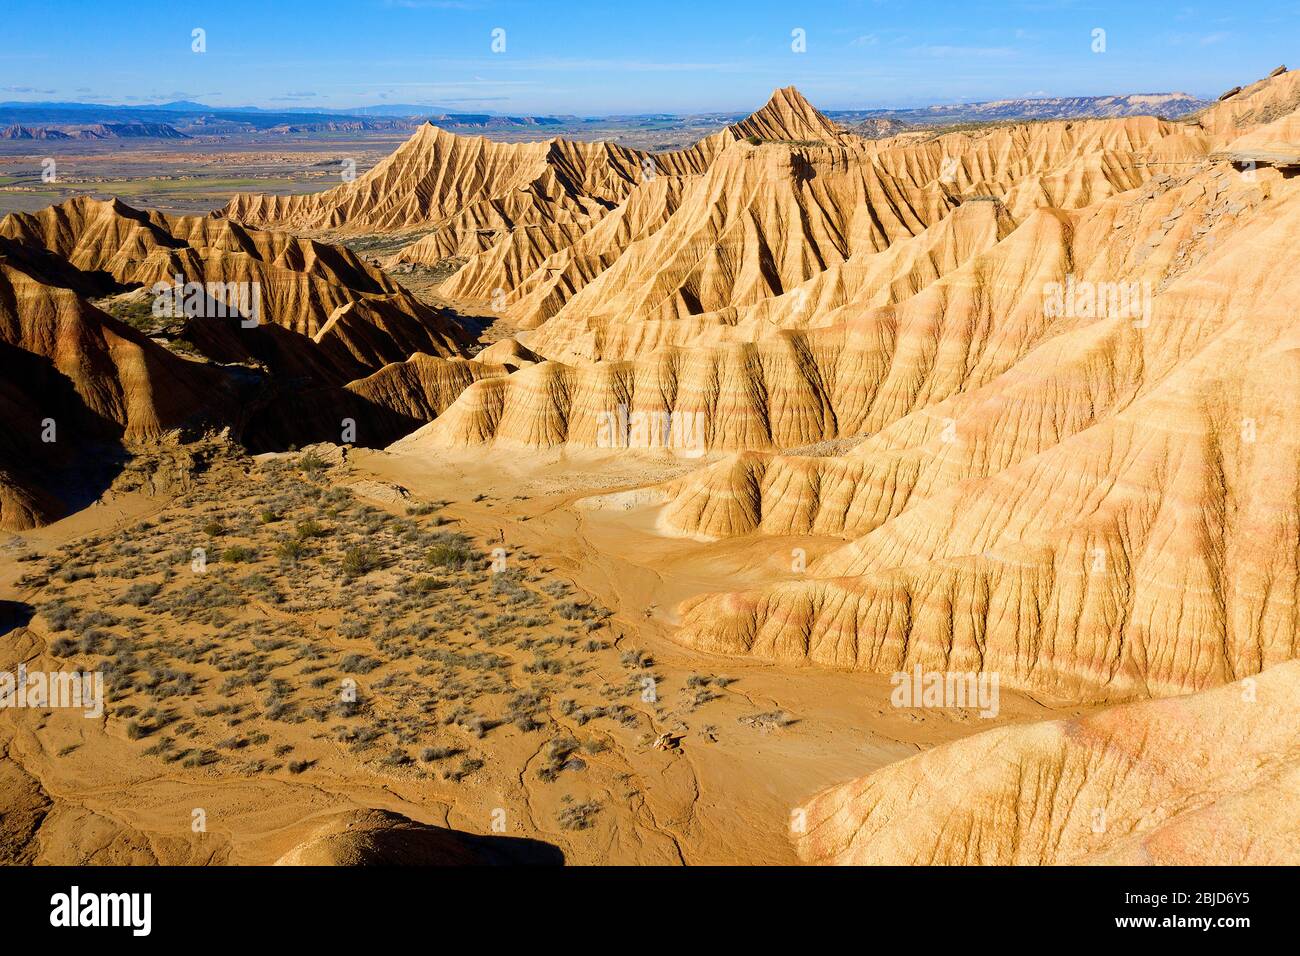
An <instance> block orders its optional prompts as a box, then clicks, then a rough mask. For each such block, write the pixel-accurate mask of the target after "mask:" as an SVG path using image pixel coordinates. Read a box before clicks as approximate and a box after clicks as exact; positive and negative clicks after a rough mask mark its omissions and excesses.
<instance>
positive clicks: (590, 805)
mask: <svg viewBox="0 0 1300 956" xmlns="http://www.w3.org/2000/svg"><path fill="white" fill-rule="evenodd" d="M599 812H600V804H599V803H595V802H593V801H588V802H586V803H567V802H566V805H565V806H563V807H562V808H560V812H559V815H558V816H557V817H556V819H557V821H558V822H559V824H560V828H561V829H563V830H586V829H589V828H590V827H591V826H592V823H593V820H592V818H593V817H594V816H595V815H596V814H597V813H599Z"/></svg>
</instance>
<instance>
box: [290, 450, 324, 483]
mask: <svg viewBox="0 0 1300 956" xmlns="http://www.w3.org/2000/svg"><path fill="white" fill-rule="evenodd" d="M298 467H299V468H300V469H301V470H302V472H303V473H304V474H306V475H307V476H309V477H311V478H315V477H318V476H319V475H320V474H321V472H323V471H324V470H325V469H326V468H328V467H329V465H328V464H326V463H325V459H324V458H322V457H321V456H320V455H318V454H316V452H314V451H309V452H306V453H305V454H303V455H300V456H299V458H298Z"/></svg>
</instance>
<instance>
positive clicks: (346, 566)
mask: <svg viewBox="0 0 1300 956" xmlns="http://www.w3.org/2000/svg"><path fill="white" fill-rule="evenodd" d="M382 565H383V561H382V559H381V558H380V555H379V551H378V550H376V549H375V548H374V546H372V545H369V544H359V545H356V546H355V547H351V548H348V549H347V551H345V552H343V560H342V562H341V563H340V565H339V566H340V567H341V568H342V570H343V573H344V574H345V575H346V576H347V577H350V578H359V577H361V576H362V575H364V574H369V573H370V572H371V571H375V570H378V569H379V568H380V567H381V566H382Z"/></svg>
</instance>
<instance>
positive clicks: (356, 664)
mask: <svg viewBox="0 0 1300 956" xmlns="http://www.w3.org/2000/svg"><path fill="white" fill-rule="evenodd" d="M379 664H380V662H379V661H377V660H375V659H374V658H373V657H367V656H366V655H365V654H349V655H347V657H345V658H343V660H341V661H339V667H341V668H342V669H343V671H344V673H347V674H369V673H370V672H371V671H372V670H374V669H375V668H376V667H378V666H379Z"/></svg>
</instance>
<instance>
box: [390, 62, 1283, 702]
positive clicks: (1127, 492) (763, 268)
mask: <svg viewBox="0 0 1300 956" xmlns="http://www.w3.org/2000/svg"><path fill="white" fill-rule="evenodd" d="M1294 84H1295V80H1294V76H1293V75H1292V74H1289V73H1284V74H1281V75H1280V76H1277V77H1273V78H1271V79H1270V80H1268V81H1265V82H1264V83H1262V84H1257V85H1255V86H1253V87H1250V88H1249V89H1247V90H1246V91H1244V92H1243V93H1241V94H1238V95H1237V97H1233V98H1230V99H1229V100H1225V101H1224V102H1223V103H1220V104H1219V105H1217V106H1215V107H1213V108H1211V109H1210V110H1208V111H1207V112H1206V113H1204V114H1202V115H1201V117H1199V118H1198V119H1197V120H1194V121H1192V122H1189V123H1183V124H1175V123H1169V122H1166V121H1163V120H1158V119H1154V118H1144V117H1135V118H1129V119H1122V120H1103V121H1088V122H1082V123H1043V124H1031V125H1026V126H1013V127H1003V128H995V129H991V130H984V131H978V132H976V133H954V134H948V135H945V136H940V137H937V138H935V139H932V140H930V141H928V142H924V143H918V142H916V141H915V139H914V138H913V139H905V140H900V142H898V143H891V142H890V141H888V140H885V141H877V142H870V143H867V142H865V141H863V142H859V141H854V140H853V138H852V137H847V136H840V137H838V138H837V140H836V141H835V142H833V143H826V144H825V145H791V144H775V143H762V144H760V145H753V144H751V143H749V142H746V141H743V140H741V141H738V142H735V143H733V144H731V145H730V146H728V147H727V148H726V149H725V150H724V151H722V152H721V153H720V154H718V155H717V156H715V157H714V158H713V159H712V161H711V163H710V165H709V168H708V170H707V171H706V172H704V173H702V174H699V175H697V176H694V177H688V178H687V179H686V181H685V183H684V186H683V191H682V193H681V197H680V200H679V201H678V203H677V205H676V209H675V211H673V212H672V213H671V214H670V215H668V217H667V219H666V220H665V221H664V222H662V223H660V224H658V226H657V228H655V229H654V231H653V232H652V233H651V234H649V235H647V236H644V237H643V238H641V239H639V240H637V241H634V242H632V243H631V244H629V245H628V246H627V247H626V249H624V250H623V251H622V252H621V253H620V254H619V255H618V256H617V258H616V259H615V260H614V261H613V262H612V264H611V265H609V266H608V267H607V268H605V269H604V270H603V271H602V272H601V273H600V274H599V275H597V276H596V277H595V278H593V279H591V280H590V281H587V282H586V284H585V285H584V286H583V287H582V288H581V289H579V290H577V291H576V292H575V293H574V294H573V295H572V296H570V297H569V298H568V299H567V300H566V301H565V303H564V305H563V306H562V307H561V308H559V310H558V311H557V312H555V313H554V315H553V316H552V317H551V318H549V319H548V320H546V321H544V322H542V324H541V325H540V326H539V327H538V328H537V329H536V331H535V332H533V333H530V334H528V335H527V336H526V337H525V338H526V341H527V344H528V346H529V347H530V348H532V349H534V350H535V351H537V352H538V353H540V354H541V355H543V356H546V357H550V358H552V359H558V361H552V362H549V363H543V364H541V365H537V366H533V367H530V368H529V369H527V370H525V371H524V372H521V373H517V374H514V375H511V376H509V377H506V378H496V379H492V380H488V381H482V382H478V383H475V384H474V385H471V386H470V387H469V388H467V389H466V391H465V393H464V395H462V396H461V398H460V399H459V400H457V401H456V402H453V403H452V405H451V406H450V407H449V408H448V409H447V410H446V412H445V413H444V414H443V415H442V416H441V417H440V418H439V419H438V420H436V421H434V422H433V423H431V424H430V425H428V426H426V427H425V428H424V429H422V430H421V431H419V432H416V433H415V434H413V435H411V436H409V437H408V438H407V439H405V440H404V441H403V442H402V443H401V445H400V447H401V449H402V450H403V451H404V452H410V453H414V454H421V453H427V454H434V453H435V452H434V449H440V448H448V447H461V446H483V445H487V446H501V447H513V448H520V447H522V448H535V449H545V448H554V447H561V446H562V447H565V448H569V449H574V450H578V449H581V450H592V449H596V450H599V449H602V448H609V447H611V442H610V440H609V428H608V425H609V422H610V421H611V420H612V419H616V417H617V416H618V415H620V414H623V415H625V416H626V417H627V418H629V419H631V420H633V422H634V424H633V425H632V430H633V431H635V429H636V427H637V424H644V423H646V422H651V423H656V422H664V421H667V422H669V423H670V427H673V426H674V425H675V426H681V425H683V424H685V423H690V424H691V425H695V424H697V423H698V445H699V447H698V448H695V449H692V450H694V451H700V452H702V453H703V454H702V455H701V457H705V458H706V461H705V462H702V463H701V465H700V466H699V467H697V468H696V469H694V470H692V471H690V472H688V473H687V474H685V475H684V476H683V477H681V478H678V479H676V480H674V481H673V482H671V483H670V484H668V485H664V486H660V487H656V488H651V489H647V490H646V491H645V492H644V493H643V494H640V495H639V496H638V497H637V500H638V501H639V502H643V503H645V502H649V503H652V504H654V506H655V508H656V513H655V516H654V524H655V526H656V527H657V528H658V529H660V531H661V532H663V533H666V534H670V535H681V536H684V537H688V538H694V539H697V540H705V541H707V540H717V539H720V538H728V537H738V536H745V535H765V536H784V535H790V536H806V535H815V536H825V537H828V538H830V539H831V543H832V544H833V545H836V546H833V547H831V548H829V550H822V551H819V553H821V554H824V557H822V558H820V560H817V561H814V562H812V563H811V564H810V565H809V566H808V567H807V568H806V569H801V570H799V571H798V572H793V573H791V574H789V575H786V576H784V579H780V580H776V581H773V582H772V583H770V584H767V585H762V586H759V587H756V588H751V589H747V590H744V591H737V592H734V593H716V594H704V595H701V596H698V597H695V598H692V599H690V600H688V601H687V602H686V603H685V604H683V605H682V606H681V607H680V608H679V609H678V621H679V623H680V626H679V628H678V629H677V631H676V632H675V636H676V639H678V640H680V641H682V642H684V643H687V644H689V645H691V646H694V647H697V648H700V649H702V650H706V651H709V652H713V653H723V654H734V655H743V656H748V657H756V658H761V659H765V660H771V661H776V662H785V663H796V664H803V663H812V664H817V665H822V666H829V667H835V668H845V669H852V670H868V671H874V672H883V673H890V672H892V671H894V670H905V669H910V668H911V667H913V666H916V665H921V666H923V667H924V668H926V669H941V670H942V669H957V670H986V671H988V670H992V671H997V672H998V673H999V674H1000V675H1001V679H1002V680H1003V682H1004V684H1005V685H1006V686H1011V687H1017V688H1022V689H1025V690H1028V691H1031V692H1034V693H1041V694H1045V695H1049V696H1052V697H1056V698H1060V699H1067V700H1079V701H1098V702H1101V701H1123V700H1129V699H1135V698H1142V697H1150V696H1167V695H1175V694H1183V693H1187V692H1190V691H1196V690H1203V689H1207V688H1211V687H1214V686H1218V685H1220V684H1222V683H1225V682H1228V681H1232V680H1235V679H1238V678H1241V677H1243V676H1245V675H1250V674H1255V673H1258V672H1260V671H1261V670H1263V669H1265V668H1268V667H1271V666H1274V665H1276V664H1279V663H1282V662H1284V661H1287V660H1289V659H1291V658H1293V657H1295V656H1296V654H1297V644H1298V642H1300V630H1298V617H1297V610H1296V602H1295V594H1296V592H1297V589H1298V588H1300V565H1298V562H1300V558H1298V557H1297V552H1296V548H1295V546H1294V543H1295V540H1296V539H1297V536H1298V534H1300V530H1298V529H1300V518H1298V516H1297V512H1296V508H1295V501H1296V500H1300V474H1298V466H1297V461H1298V460H1300V443H1298V441H1297V439H1296V437H1295V432H1294V429H1293V428H1291V427H1290V426H1289V422H1290V420H1291V418H1293V417H1294V414H1295V410H1296V409H1297V408H1298V407H1300V391H1297V389H1298V388H1300V384H1298V383H1300V375H1297V372H1298V371H1300V369H1298V368H1297V366H1296V354H1297V352H1296V343H1297V341H1300V339H1298V335H1300V328H1297V326H1296V321H1295V314H1294V309H1292V308H1291V307H1290V303H1292V302H1294V301H1296V296H1297V294H1300V287H1297V286H1296V283H1297V276H1300V260H1297V253H1296V249H1295V243H1294V241H1293V238H1292V237H1293V236H1294V235H1295V234H1296V233H1297V231H1298V230H1300V194H1298V193H1297V189H1298V188H1300V187H1298V186H1297V184H1296V182H1295V180H1294V179H1292V178H1291V177H1290V176H1289V175H1286V174H1285V173H1284V172H1283V171H1280V170H1278V169H1275V168H1271V167H1269V166H1267V165H1263V166H1260V167H1259V168H1258V169H1253V170H1242V169H1239V168H1237V167H1236V166H1234V165H1233V164H1232V163H1231V162H1227V161H1224V160H1223V159H1222V158H1221V155H1222V151H1223V149H1224V147H1226V146H1227V145H1228V144H1229V143H1231V142H1232V141H1233V140H1234V139H1237V138H1238V137H1241V136H1246V135H1250V134H1251V130H1256V131H1257V132H1258V133H1259V135H1261V136H1263V137H1264V138H1265V139H1266V141H1267V142H1270V143H1274V144H1276V143H1277V142H1279V141H1280V142H1281V143H1282V144H1283V145H1285V144H1286V142H1287V141H1288V137H1290V136H1291V135H1292V133H1291V128H1292V127H1291V125H1289V124H1290V123H1291V122H1292V121H1291V120H1290V119H1287V118H1286V117H1285V116H1279V115H1277V114H1278V111H1279V110H1285V109H1287V108H1288V107H1290V108H1292V109H1294V106H1295V104H1294V103H1293V102H1292V97H1293V89H1294ZM1241 97H1244V99H1240V100H1239V98H1241ZM773 102H774V103H776V104H778V107H781V106H782V104H784V108H787V112H788V111H789V110H788V108H789V106H790V104H791V102H792V100H791V96H790V94H788V93H784V92H783V93H782V94H781V95H780V96H778V97H776V98H774V101H773ZM772 109H773V106H772V104H769V107H766V108H765V110H772ZM770 115H771V114H769V117H770ZM1288 115H1289V114H1288ZM1225 117H1227V118H1226V119H1225ZM1265 121H1267V125H1262V124H1264V122H1265ZM1251 123H1254V124H1256V125H1255V126H1251V125H1250V124H1251ZM612 215H614V214H613V213H611V216H612ZM606 221H608V220H606ZM683 431H689V429H681V428H679V432H678V436H679V437H680V435H681V433H682V432H683ZM625 432H626V429H622V430H620V433H619V434H618V436H617V438H618V439H619V440H616V441H614V442H613V444H612V447H614V448H617V449H624V447H625V445H624V443H623V442H624V441H625V440H626V437H627V436H626V434H625ZM639 437H640V438H641V440H640V441H636V440H633V441H625V444H626V445H627V446H630V448H631V449H632V450H634V451H636V452H638V453H643V454H665V453H675V454H678V455H680V454H681V453H682V452H683V451H684V450H685V449H683V448H682V447H681V446H680V445H679V444H676V443H675V442H673V441H670V440H668V439H667V438H665V437H664V434H663V433H661V432H656V431H655V428H654V427H651V428H650V429H649V437H646V436H645V435H644V434H643V435H640V436H639ZM845 441H848V442H850V444H851V447H850V448H848V450H845V448H844V447H838V448H837V450H836V451H835V452H834V453H833V454H822V455H821V456H819V453H817V452H816V451H814V452H813V454H812V455H811V456H809V455H803V454H799V453H796V454H793V455H791V454H789V453H788V452H790V451H791V450H798V449H804V448H807V447H809V446H813V447H814V448H815V447H816V446H818V445H819V444H820V443H825V442H836V443H841V442H845ZM719 454H728V455H729V457H727V458H725V459H724V460H722V461H717V460H716V458H717V456H718V455H719Z"/></svg>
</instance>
